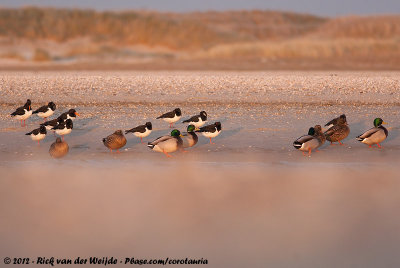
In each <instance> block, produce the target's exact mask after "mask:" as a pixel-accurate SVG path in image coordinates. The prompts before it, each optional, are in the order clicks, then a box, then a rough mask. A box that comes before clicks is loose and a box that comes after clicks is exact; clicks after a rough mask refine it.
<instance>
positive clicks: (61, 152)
mask: <svg viewBox="0 0 400 268" xmlns="http://www.w3.org/2000/svg"><path fill="white" fill-rule="evenodd" d="M68 151H69V146H68V143H66V142H65V141H61V139H60V138H57V139H56V141H55V142H53V143H52V144H51V145H50V149H49V154H50V155H51V157H54V158H61V157H64V156H65V155H66V154H67V153H68Z"/></svg>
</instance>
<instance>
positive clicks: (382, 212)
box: [0, 73, 400, 267]
mask: <svg viewBox="0 0 400 268" xmlns="http://www.w3.org/2000/svg"><path fill="white" fill-rule="evenodd" d="M190 75H191V77H197V78H198V79H200V80H201V78H204V77H203V76H196V75H195V74H193V73H191V74H190ZM280 75H282V74H280ZM324 75H325V74H322V75H321V74H318V75H317V81H323V79H322V78H321V77H323V76H324ZM353 75H356V74H353ZM31 76H32V75H31ZM151 76H152V74H149V77H151ZM157 76H160V77H161V76H162V75H161V74H157ZM209 76H210V74H206V75H205V77H206V78H207V77H209ZM41 77H42V78H41ZM43 77H44V78H46V75H43V74H41V75H40V76H38V78H37V79H39V81H42V82H43V83H45V84H46V83H50V82H51V81H53V82H54V80H52V79H54V77H50V78H51V79H49V81H50V82H46V80H45V79H44V78H43ZM90 77H92V78H91V79H95V82H96V81H97V82H98V81H99V80H96V78H93V77H94V76H92V75H91V76H90ZM160 77H158V78H157V79H158V80H156V81H158V82H157V83H156V85H158V86H157V88H158V87H159V86H160V83H161V81H162V82H165V81H166V80H168V79H165V78H162V79H161V78H160ZM167 77H168V78H171V79H172V80H173V83H172V85H175V84H174V83H177V81H179V79H178V80H176V79H177V77H178V78H179V77H182V75H178V76H177V75H174V74H171V75H169V76H167ZM226 77H228V78H229V77H235V73H231V74H228V75H226V76H224V79H227V78H226ZM243 77H248V78H247V79H254V77H256V78H259V77H260V76H259V75H250V76H246V73H241V75H240V79H239V80H238V81H243V79H245V78H243ZM343 77H344V78H346V77H350V78H351V74H343ZM343 77H339V78H337V80H335V83H339V82H340V81H342V80H341V79H342V78H343ZM377 77H378V75H377V74H374V75H373V78H372V80H371V81H376V79H378V78H377ZM388 77H389V78H390V79H397V76H396V75H394V74H391V75H390V76H388ZM388 77H386V80H385V81H386V82H387V79H389V78H388ZM344 78H343V79H344ZM7 79H8V78H7ZM7 79H6V81H14V83H15V84H13V83H11V85H13V86H17V85H18V83H16V82H15V81H17V80H16V79H17V78H15V77H13V78H12V79H11V80H7ZM296 79H302V80H304V81H305V82H304V83H305V84H307V83H308V82H307V81H308V80H307V79H309V80H311V81H313V79H316V77H315V76H314V75H311V76H310V77H308V76H307V75H304V77H303V78H302V77H297V78H296ZM333 79H336V78H333ZM390 79H389V80H390ZM100 80H101V79H100ZM105 80H107V79H105ZM109 80H110V81H114V82H113V83H114V84H113V85H118V84H115V81H117V80H118V79H116V78H113V79H111V78H110V79H109ZM109 80H107V81H109ZM128 80H129V79H128ZM189 80H190V79H189ZM189 80H187V79H186V80H185V81H186V82H187V81H189ZM200 80H199V81H200ZM211 80H212V81H216V80H218V79H217V76H216V77H213V78H212V79H211ZM278 80H279V81H288V80H290V77H283V78H282V76H280V78H279V79H278ZM350 80H351V81H353V82H354V81H363V79H362V78H360V77H357V76H356V77H354V78H351V79H350ZM85 81H86V80H85ZM124 81H125V82H126V80H122V82H121V83H122V85H125V84H124V83H125V82H124ZM129 81H131V80H129ZM134 81H136V80H134ZM146 81H150V80H146ZM199 81H198V82H196V83H197V84H196V85H199V83H200V82H199ZM204 81H205V82H204V83H206V86H205V88H206V89H207V90H210V88H211V87H210V86H207V81H208V80H207V79H205V80H204ZM338 81H339V82H338ZM343 81H346V79H344V80H343ZM385 81H384V82H382V83H385ZM53 82H51V83H53ZM67 82H68V81H67ZM67 82H66V83H67ZM88 82H90V79H89V80H87V81H86V82H85V83H88ZM186 82H185V83H186ZM234 82H235V81H233V82H232V83H233V84H235V83H234ZM261 82H262V81H261ZM261 82H259V83H261ZM353 82H352V83H353ZM3 83H4V81H3ZM19 83H20V82H19ZM35 83H38V82H37V81H36V82H35ZM51 83H50V84H51ZM68 83H71V82H68ZM68 83H67V84H68ZM107 83H108V82H107ZM110 83H111V82H110ZM185 83H184V84H185ZM246 83H247V84H248V83H250V82H248V81H247V82H246ZM246 83H245V84H246ZM276 83H278V82H276ZM313 83H314V82H313ZM354 83H355V82H354ZM111 84H112V83H111ZM161 84H162V83H161ZM247 84H246V85H247ZM355 84H357V85H358V86H360V87H362V84H359V83H358V82H357V83H355ZM35 85H37V84H35ZM162 85H163V86H165V85H168V84H162ZM185 85H186V84H185ZM230 85H231V84H230ZM235 85H236V86H237V87H239V84H235ZM275 86H276V85H275ZM339 86H340V83H339ZM368 86H369V87H370V88H371V90H372V88H375V86H376V85H375V86H374V85H373V84H372V85H368ZM292 87H295V86H293V85H292ZM146 88H148V89H151V86H149V85H147V84H146ZM321 88H323V86H321ZM356 90H358V89H356ZM390 90H392V89H390ZM390 90H389V91H390ZM156 91H157V90H156ZM56 92H57V91H56ZM74 92H75V91H74ZM76 92H77V93H76V94H78V95H77V96H74V97H73V98H72V100H73V99H74V98H75V99H76V98H78V97H79V96H80V97H81V98H84V97H85V96H86V94H89V93H87V92H83V93H82V95H79V94H80V93H79V91H76ZM206 92H208V91H206ZM318 92H319V93H318V94H317V95H316V97H315V99H313V98H314V97H311V101H310V102H307V101H306V102H287V100H286V99H285V97H284V96H285V95H283V97H282V99H281V100H280V101H269V102H261V103H260V102H255V101H254V100H252V101H243V99H240V98H239V101H233V100H232V99H233V98H234V97H232V96H230V97H229V98H228V99H230V100H228V101H216V100H215V99H213V97H212V96H214V95H212V94H211V95H210V96H211V97H210V98H209V97H208V95H207V94H203V93H204V92H203V93H202V94H203V95H201V96H202V100H203V102H196V101H193V100H192V101H191V102H190V101H189V102H186V101H183V102H182V100H181V99H178V100H177V101H176V102H175V101H174V100H173V99H172V100H171V101H165V100H164V101H159V100H160V98H162V97H160V96H161V95H157V94H156V95H155V96H154V98H156V101H154V102H147V103H144V102H132V101H126V102H113V103H105V102H104V100H103V98H99V99H98V101H97V102H96V101H94V102H93V103H86V102H85V101H82V102H80V103H79V104H74V103H73V101H65V102H61V103H59V104H58V108H57V110H56V114H55V116H57V115H59V114H60V113H61V112H64V111H66V110H68V109H69V108H75V109H76V110H77V111H78V112H79V113H80V114H81V116H80V117H79V118H78V119H76V120H75V121H74V130H73V131H72V133H71V134H70V135H67V136H66V137H65V140H66V141H67V142H68V144H69V147H70V152H69V154H68V155H67V156H66V157H65V158H63V159H59V160H55V159H52V158H51V157H50V155H49V154H48V149H49V147H50V144H51V143H52V142H54V140H55V137H54V136H52V134H50V135H48V136H47V137H46V139H45V140H44V141H42V142H41V145H40V147H38V146H37V144H36V143H35V142H33V141H32V140H31V139H30V137H28V136H25V135H24V134H25V133H26V132H28V131H30V130H32V129H33V128H36V127H37V126H38V124H39V123H40V122H41V120H40V119H39V118H37V117H31V118H30V119H29V120H28V121H27V124H28V126H27V127H25V128H21V127H20V126H19V122H17V121H13V120H11V119H10V118H9V117H8V116H7V115H8V114H10V113H11V112H12V110H13V108H14V107H15V106H16V104H14V103H13V102H14V101H13V98H16V96H13V97H12V98H10V99H9V102H2V105H1V106H0V114H1V115H2V116H0V174H2V175H1V179H0V183H1V187H0V213H1V215H3V217H1V220H0V241H2V242H0V252H1V254H2V255H1V256H0V257H5V256H11V257H12V256H16V257H18V256H20V257H23V256H27V257H28V256H30V257H31V258H33V257H34V256H49V257H51V256H53V255H54V256H58V257H71V258H73V257H77V256H93V255H94V256H114V257H117V258H124V257H136V258H164V257H175V258H185V257H195V258H207V259H208V261H209V266H210V267H382V266H383V267H398V266H399V265H400V262H399V260H398V257H397V255H398V254H397V252H398V245H399V244H400V235H399V232H398V229H399V227H400V217H398V216H397V214H396V211H397V210H398V208H399V206H400V197H399V194H398V193H399V191H400V182H399V180H398V174H399V171H400V170H399V167H398V162H399V155H400V154H399V153H400V151H399V150H400V137H399V124H398V122H399V113H400V111H399V109H398V106H397V104H396V101H397V100H395V99H394V100H393V102H392V103H387V102H386V99H387V98H388V95H387V94H386V93H387V92H386V93H385V92H384V93H385V94H384V97H383V98H381V99H375V103H357V104H354V103H352V102H346V94H343V92H342V93H340V92H339V93H340V94H341V95H339V97H340V98H343V100H344V103H343V104H340V103H334V104H327V103H321V104H319V103H318V101H319V100H323V99H324V94H325V93H323V92H324V91H318ZM228 93H230V89H227V93H226V94H228ZM54 94H55V93H53V92H51V91H48V98H52V97H53V96H55V95H54ZM218 94H219V95H218V96H223V94H222V93H218ZM296 94H300V93H296ZM117 95H118V94H117ZM144 96H145V95H144ZM146 96H147V95H146ZM354 96H355V95H352V97H354ZM56 97H57V98H60V96H56ZM139 97H140V96H139ZM169 97H171V96H169ZM24 98H25V96H24ZM93 98H94V99H96V98H95V96H94V97H93ZM329 98H332V96H329V97H328V99H329ZM168 100H169V99H168ZM22 102H23V100H22ZM177 106H179V107H180V108H181V109H182V111H183V117H182V118H186V117H189V116H190V115H193V114H195V113H198V112H199V111H201V110H205V111H207V113H208V115H209V122H214V121H221V123H222V128H223V131H222V133H221V134H220V135H219V136H218V137H216V138H215V140H214V142H215V143H216V144H215V145H210V144H208V140H207V139H206V138H204V137H200V138H199V143H198V144H197V145H196V146H195V147H193V148H191V149H190V150H189V152H188V153H174V154H173V155H174V157H173V158H172V159H168V158H166V157H165V156H164V155H163V154H160V153H156V152H152V151H150V150H149V149H148V148H147V147H146V146H145V145H143V144H140V139H138V138H136V137H134V136H133V135H127V139H128V143H127V145H126V146H125V147H124V149H123V150H121V153H120V154H116V153H114V154H110V153H109V151H108V150H107V149H106V148H105V147H104V145H103V144H102V141H101V140H102V138H103V137H105V136H107V135H108V134H111V133H112V132H113V131H115V130H116V129H123V130H125V129H130V128H132V127H134V126H136V125H138V124H142V123H144V122H146V121H151V122H152V123H153V128H154V130H153V133H152V134H151V135H150V136H149V137H147V138H145V141H146V142H147V141H150V140H152V139H155V138H157V137H158V136H161V135H165V134H167V133H169V132H170V129H169V128H168V124H167V123H165V122H163V121H159V120H156V119H155V118H156V117H157V116H158V115H160V114H161V113H164V112H166V111H169V110H172V109H173V108H175V107H177ZM342 113H345V114H346V115H347V119H348V123H349V125H350V129H351V133H350V135H349V137H348V138H347V139H346V140H344V143H345V145H344V146H339V145H335V146H330V145H329V144H325V145H324V146H323V147H322V148H321V149H320V152H318V153H313V154H312V155H311V157H307V156H303V155H302V154H301V152H299V151H297V150H296V149H294V148H293V146H292V142H293V141H294V140H295V139H296V138H298V137H299V136H301V135H303V134H305V133H306V132H307V130H308V128H309V127H310V126H314V125H316V124H325V123H326V122H328V121H329V120H330V119H332V117H335V116H338V115H340V114H342ZM375 117H382V118H383V119H384V120H385V121H387V122H388V123H389V124H388V125H387V126H388V128H389V137H388V139H387V140H386V141H385V142H383V143H382V145H383V147H384V148H382V149H378V148H373V149H370V148H368V146H366V145H364V144H361V143H360V142H358V141H356V140H355V137H356V136H358V135H359V134H361V133H362V132H363V131H364V130H367V129H369V128H370V127H372V121H373V119H374V118H375ZM176 126H177V127H178V128H179V129H180V130H181V131H184V129H185V126H186V125H184V124H181V123H177V124H176Z"/></svg>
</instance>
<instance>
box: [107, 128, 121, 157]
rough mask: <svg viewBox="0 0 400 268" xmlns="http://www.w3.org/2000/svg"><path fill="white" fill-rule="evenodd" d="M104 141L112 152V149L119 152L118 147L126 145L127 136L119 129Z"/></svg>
mask: <svg viewBox="0 0 400 268" xmlns="http://www.w3.org/2000/svg"><path fill="white" fill-rule="evenodd" d="M103 143H104V145H105V146H106V147H107V148H109V149H110V152H112V150H117V152H119V151H118V149H120V148H122V147H124V146H125V144H126V138H125V136H124V134H123V133H122V130H117V131H115V132H114V133H113V134H111V135H109V136H107V137H106V138H104V139H103Z"/></svg>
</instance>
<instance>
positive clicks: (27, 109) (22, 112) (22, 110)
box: [11, 99, 32, 127]
mask: <svg viewBox="0 0 400 268" xmlns="http://www.w3.org/2000/svg"><path fill="white" fill-rule="evenodd" d="M31 115H32V107H31V100H30V99H27V100H26V103H25V104H24V106H21V107H18V108H17V109H16V110H15V112H13V113H12V114H11V116H13V117H14V118H15V119H17V120H21V127H25V126H26V125H25V120H26V119H28V118H29V117H30V116H31ZM22 120H23V121H24V125H22Z"/></svg>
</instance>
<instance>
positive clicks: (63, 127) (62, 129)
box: [52, 118, 74, 141]
mask: <svg viewBox="0 0 400 268" xmlns="http://www.w3.org/2000/svg"><path fill="white" fill-rule="evenodd" d="M73 127H74V124H73V123H72V120H71V119H67V120H65V121H64V120H62V119H61V118H60V119H58V124H57V125H56V126H55V127H53V128H52V130H55V132H56V134H57V135H60V136H61V137H62V140H63V141H64V135H68V134H69V133H71V131H72V128H73Z"/></svg>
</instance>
